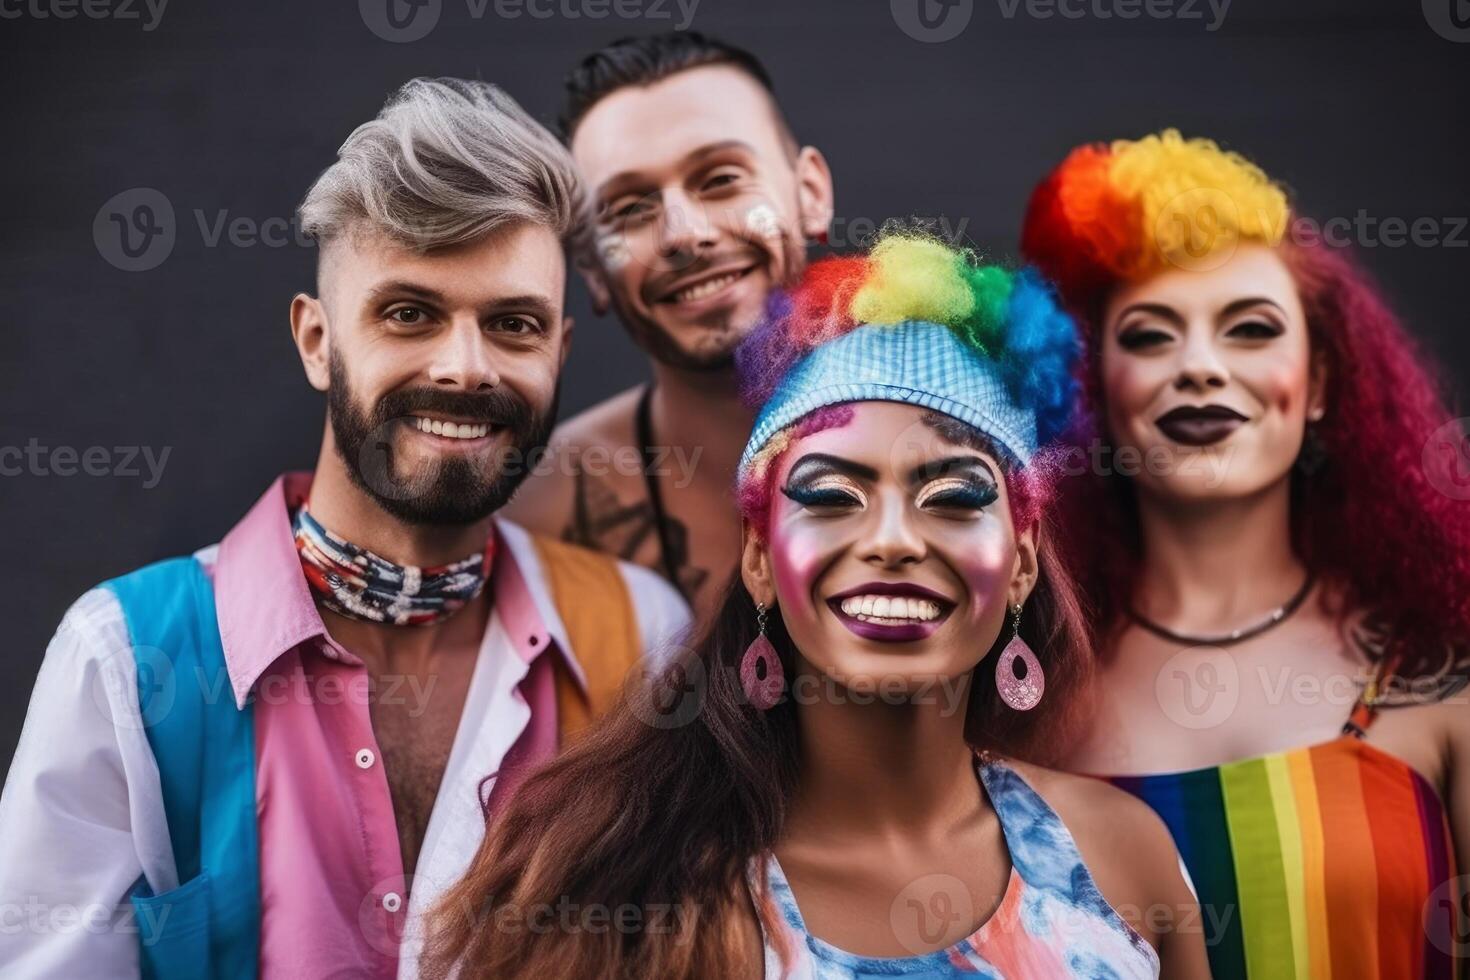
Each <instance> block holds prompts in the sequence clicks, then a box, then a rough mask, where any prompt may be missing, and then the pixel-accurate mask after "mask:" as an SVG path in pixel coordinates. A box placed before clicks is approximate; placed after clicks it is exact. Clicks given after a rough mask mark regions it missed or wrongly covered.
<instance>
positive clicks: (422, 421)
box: [413, 415, 490, 439]
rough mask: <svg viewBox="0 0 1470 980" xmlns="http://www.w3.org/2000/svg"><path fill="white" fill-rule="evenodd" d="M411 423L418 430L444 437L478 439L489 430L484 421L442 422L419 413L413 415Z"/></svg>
mask: <svg viewBox="0 0 1470 980" xmlns="http://www.w3.org/2000/svg"><path fill="white" fill-rule="evenodd" d="M413 424H414V428H416V429H418V430H419V431H420V432H429V433H433V434H434V435H436V436H444V437H445V438H446V439H479V438H481V437H483V436H485V435H486V434H487V433H489V431H490V426H489V425H488V424H487V423H484V422H481V423H479V424H477V425H471V424H469V423H468V422H443V421H441V420H439V419H426V418H424V417H423V416H421V415H420V416H415V417H414V420H413Z"/></svg>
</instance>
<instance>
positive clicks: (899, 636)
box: [827, 582, 955, 643]
mask: <svg viewBox="0 0 1470 980" xmlns="http://www.w3.org/2000/svg"><path fill="white" fill-rule="evenodd" d="M858 596H875V597H881V598H883V599H894V598H900V599H916V600H919V601H921V602H924V603H933V604H934V605H935V606H937V607H938V609H939V614H938V615H937V616H935V617H934V618H932V619H910V618H908V610H907V603H904V604H903V606H904V608H902V609H900V610H899V611H898V615H896V616H889V615H878V614H875V613H873V612H869V613H862V612H858V611H853V612H847V611H844V610H843V608H842V607H843V602H844V601H845V600H850V599H854V598H856V597H858ZM827 605H828V607H829V608H830V609H831V610H832V613H833V614H834V615H835V616H836V617H837V618H838V619H839V620H841V622H842V625H843V626H846V627H847V628H848V629H850V630H852V632H853V633H855V634H856V635H858V636H861V637H862V638H863V639H865V640H878V641H880V642H883V643H912V642H913V641H915V640H923V639H926V638H928V637H930V636H932V635H933V634H934V631H935V630H937V629H939V627H940V626H942V625H943V624H944V621H945V620H946V619H948V618H949V614H950V613H951V612H953V611H954V607H955V603H954V600H952V599H950V598H948V597H946V596H943V595H941V594H939V593H938V592H935V591H934V590H933V589H926V588H924V587H923V586H922V585H915V584H913V583H911V582H868V583H866V584H864V585H859V586H857V587H856V588H852V589H847V590H846V591H844V592H839V593H838V594H836V595H834V596H831V597H830V598H828V599H827ZM889 611H890V610H884V612H885V613H886V612H889Z"/></svg>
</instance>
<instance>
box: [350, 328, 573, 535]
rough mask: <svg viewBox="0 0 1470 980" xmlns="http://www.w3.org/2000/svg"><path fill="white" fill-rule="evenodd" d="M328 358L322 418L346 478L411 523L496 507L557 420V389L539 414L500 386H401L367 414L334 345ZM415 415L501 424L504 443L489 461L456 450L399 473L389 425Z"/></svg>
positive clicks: (479, 515)
mask: <svg viewBox="0 0 1470 980" xmlns="http://www.w3.org/2000/svg"><path fill="white" fill-rule="evenodd" d="M328 363H329V369H330V373H331V386H330V387H329V388H328V389H327V416H328V418H329V419H330V421H331V424H332V435H333V436H334V438H335V440H336V443H337V453H338V455H339V456H340V457H341V458H342V461H343V463H345V464H346V466H347V475H348V477H349V478H350V479H351V480H352V482H353V483H354V484H356V485H357V487H358V488H359V489H361V490H362V491H363V492H364V493H366V494H367V495H368V496H370V497H372V499H373V500H374V501H375V502H376V503H377V504H378V506H380V507H382V508H383V509H384V510H385V511H387V512H388V513H390V514H392V515H393V516H394V517H396V518H398V519H399V520H401V521H406V522H407V523H409V524H426V525H465V524H473V523H475V522H476V521H479V520H482V519H483V518H485V517H488V516H489V515H491V514H493V513H494V512H495V511H497V510H499V509H500V508H501V507H503V506H504V505H505V503H506V502H507V501H508V500H510V497H511V494H513V493H515V491H516V488H517V487H519V486H520V484H521V481H523V480H525V478H526V477H527V476H529V475H530V472H531V468H532V466H533V465H534V464H535V462H536V461H537V460H539V459H540V458H541V456H542V454H543V453H544V451H545V449H546V443H547V441H548V440H549V439H550V437H551V430H552V427H553V426H554V425H555V424H556V412H557V402H558V400H559V398H560V394H561V392H560V389H559V388H558V390H557V392H556V393H555V394H554V395H553V396H552V402H551V409H550V411H549V412H547V413H546V414H544V415H541V414H537V412H536V411H535V410H534V409H533V408H532V407H531V406H529V405H527V404H526V402H525V401H524V400H523V399H521V398H520V397H519V396H517V395H515V394H513V393H511V392H510V391H508V390H505V389H502V388H496V389H493V390H491V391H489V392H486V393H484V394H478V395H476V394H470V393H468V392H462V391H444V390H442V389H438V388H406V389H402V390H399V391H393V392H389V393H388V394H387V395H384V396H383V397H382V398H380V399H379V400H378V402H377V404H376V405H374V406H373V408H372V410H371V411H370V412H366V413H365V412H363V411H360V410H359V409H358V404H357V400H356V399H355V398H354V397H353V395H352V386H351V383H350V382H349V381H348V379H347V369H346V366H345V365H344V364H343V363H342V360H341V358H340V357H339V355H338V354H337V352H336V350H333V351H332V352H331V355H330V357H329V362H328ZM414 413H440V414H443V415H451V416H454V417H455V418H458V419H461V420H470V421H475V422H486V423H489V424H491V425H496V426H505V427H506V428H507V430H508V431H509V433H510V437H511V439H510V444H509V445H508V446H507V447H506V448H505V449H503V450H500V451H499V452H498V453H497V460H496V461H495V462H491V463H489V464H488V465H482V464H478V463H477V462H476V461H474V460H473V459H470V458H469V457H467V456H461V455H459V454H457V453H454V454H446V455H445V456H443V457H441V458H440V459H439V460H437V461H436V462H433V463H431V464H429V465H427V466H424V467H422V468H420V469H418V471H417V472H413V473H409V474H406V475H399V474H398V473H397V472H396V470H395V461H394V449H393V447H394V440H395V439H397V438H400V436H399V435H398V433H397V432H396V431H395V430H396V429H398V428H399V427H400V426H405V425H407V424H409V423H406V422H405V421H404V419H406V418H407V417H408V416H410V415H412V414H414ZM497 464H498V465H497Z"/></svg>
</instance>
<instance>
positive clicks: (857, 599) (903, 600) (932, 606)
mask: <svg viewBox="0 0 1470 980" xmlns="http://www.w3.org/2000/svg"><path fill="white" fill-rule="evenodd" d="M841 609H842V611H843V612H844V613H846V614H847V615H849V616H852V617H853V618H855V619H861V620H863V621H865V622H882V623H927V622H931V621H933V620H936V619H938V618H939V603H937V602H933V601H931V600H929V599H917V598H909V597H907V596H886V595H880V596H874V595H854V596H848V597H847V598H846V599H843V600H842V603H841Z"/></svg>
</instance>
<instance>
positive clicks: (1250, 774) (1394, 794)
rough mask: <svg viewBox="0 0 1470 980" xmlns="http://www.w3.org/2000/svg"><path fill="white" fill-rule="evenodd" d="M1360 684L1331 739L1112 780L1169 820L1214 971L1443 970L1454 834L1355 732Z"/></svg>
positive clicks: (1461, 949) (1292, 975) (1429, 974)
mask: <svg viewBox="0 0 1470 980" xmlns="http://www.w3.org/2000/svg"><path fill="white" fill-rule="evenodd" d="M1375 689H1376V685H1370V686H1369V688H1368V691H1367V692H1365V696H1364V698H1363V699H1361V700H1360V701H1359V702H1358V704H1357V706H1356V707H1355V708H1354V709H1353V714H1352V718H1351V719H1350V720H1349V721H1348V723H1347V724H1346V725H1345V726H1343V734H1342V735H1341V736H1340V737H1338V738H1337V739H1335V740H1333V741H1330V742H1325V743H1323V744H1320V745H1313V746H1309V747H1307V748H1301V749H1293V750H1291V751H1288V752H1278V753H1275V754H1273V755H1266V756H1261V757H1259V758H1255V759H1246V760H1243V761H1240V762H1231V763H1227V764H1225V765H1222V766H1215V767H1211V768H1208V769H1192V770H1188V771H1185V772H1175V773H1164V774H1160V775H1147V776H1114V777H1109V779H1108V781H1109V782H1111V783H1113V784H1114V785H1115V786H1119V787H1121V788H1122V789H1126V790H1128V791H1129V792H1131V793H1133V794H1134V795H1135V796H1137V797H1139V798H1140V799H1142V800H1143V801H1144V802H1146V803H1148V804H1149V806H1151V807H1153V809H1154V810H1155V811H1157V813H1158V814H1159V816H1160V817H1162V818H1163V820H1164V822H1165V823H1167V824H1168V825H1169V829H1170V830H1171V831H1172V832H1173V834H1174V841H1175V843H1176V844H1177V845H1178V847H1179V853H1180V856H1181V857H1182V858H1183V860H1184V863H1185V865H1186V867H1187V868H1188V869H1189V874H1190V877H1191V879H1192V880H1193V884H1194V887H1195V890H1196V892H1197V893H1198V895H1199V899H1200V912H1201V917H1200V925H1201V927H1202V928H1203V929H1204V934H1205V942H1206V945H1207V947H1208V949H1209V956H1210V967H1211V969H1212V971H1213V973H1214V975H1215V977H1216V978H1217V980H1260V978H1263V977H1270V978H1272V980H1278V978H1279V980H1315V978H1331V980H1344V978H1362V980H1410V978H1413V980H1430V978H1434V980H1439V978H1446V980H1453V978H1458V977H1459V976H1460V975H1461V974H1460V967H1459V966H1458V965H1457V964H1458V960H1457V958H1456V954H1459V955H1464V954H1465V953H1466V952H1467V951H1470V946H1467V940H1470V937H1467V936H1464V935H1461V934H1459V933H1458V932H1457V924H1456V916H1455V905H1454V904H1453V902H1454V901H1455V897H1454V896H1453V895H1452V894H1451V893H1450V888H1451V887H1452V884H1451V882H1452V880H1453V879H1454V877H1455V856H1454V847H1453V841H1452V839H1451V836H1450V830H1449V824H1448V821H1447V818H1446V814H1445V810H1444V807H1443V805H1442V804H1441V802H1440V799H1439V796H1438V794H1437V793H1436V792H1435V789H1434V787H1433V786H1432V785H1431V784H1430V783H1429V782H1428V781H1427V780H1426V779H1425V778H1424V777H1423V776H1421V775H1420V774H1419V773H1418V772H1417V771H1416V770H1414V769H1413V768H1412V767H1411V766H1409V765H1408V764H1407V763H1405V762H1403V761H1402V760H1400V759H1398V758H1397V757H1395V756H1393V755H1390V754H1389V753H1387V752H1385V751H1383V750H1382V749H1379V748H1376V747H1374V746H1372V745H1370V744H1368V743H1367V742H1366V741H1364V740H1363V737H1362V736H1363V733H1364V732H1365V731H1366V730H1367V728H1368V726H1369V725H1370V724H1372V722H1373V718H1374V716H1375V714H1376V709H1375V708H1374V707H1373V694H1372V692H1373V691H1374V690H1375Z"/></svg>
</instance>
